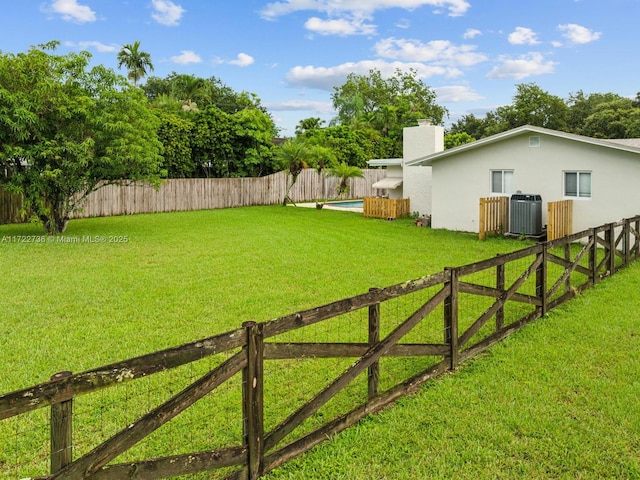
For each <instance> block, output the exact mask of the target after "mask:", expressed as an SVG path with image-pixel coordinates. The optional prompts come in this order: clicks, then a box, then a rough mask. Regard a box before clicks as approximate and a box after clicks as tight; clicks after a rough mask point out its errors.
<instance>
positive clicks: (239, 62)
mask: <svg viewBox="0 0 640 480" xmlns="http://www.w3.org/2000/svg"><path fill="white" fill-rule="evenodd" d="M254 61H255V60H254V58H253V57H252V56H251V55H247V54H246V53H239V54H238V56H237V58H236V59H235V60H229V61H228V62H226V63H228V64H229V65H236V66H238V67H248V66H249V65H251V64H252V63H253V62H254Z"/></svg>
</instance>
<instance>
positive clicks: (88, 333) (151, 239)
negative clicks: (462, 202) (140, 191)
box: [0, 207, 524, 392]
mask: <svg viewBox="0 0 640 480" xmlns="http://www.w3.org/2000/svg"><path fill="white" fill-rule="evenodd" d="M41 233H42V232H41V228H40V227H39V226H37V225H2V226H0V262H1V267H2V275H1V276H0V291H2V292H3V295H2V296H3V299H2V303H3V312H2V315H1V316H0V327H1V328H2V331H3V332H5V334H4V335H3V336H2V338H1V340H0V341H1V342H2V343H1V344H0V351H1V352H2V354H1V356H0V364H1V365H2V366H4V367H5V369H4V370H5V374H4V375H2V376H1V377H0V391H2V392H7V391H10V390H13V389H17V388H22V387H25V386H28V385H31V384H35V383H39V382H41V381H45V380H47V379H48V378H49V376H50V375H52V374H54V373H56V372H58V371H61V370H71V371H73V372H80V371H83V370H86V369H89V368H94V367H97V366H100V365H104V364H108V363H111V362H113V361H118V360H123V359H126V358H130V357H133V356H136V355H140V354H144V353H148V352H152V351H155V350H159V349H163V348H168V347H173V346H176V345H180V344H182V343H185V342H189V341H193V340H196V339H198V338H203V337H207V336H211V335H214V334H217V333H221V332H225V331H228V330H231V329H235V328H237V327H239V326H240V325H241V324H242V322H244V321H247V320H255V321H265V320H269V319H271V318H275V317H278V316H281V315H285V314H288V313H293V312H295V311H298V310H301V309H305V308H311V307H315V306H318V305H322V304H324V303H328V302H332V301H335V300H338V299H341V298H345V297H349V296H352V295H355V294H359V293H363V292H366V291H367V290H368V289H369V288H370V287H383V286H387V285H391V284H394V283H398V282H402V281H405V280H409V279H412V278H416V277H420V276H423V275H427V274H431V273H435V272H438V271H440V270H442V269H443V267H445V266H457V265H462V264H465V263H470V262H473V261H477V260H480V259H483V258H486V257H489V256H493V255H495V254H496V253H499V252H507V251H512V250H514V249H517V248H519V247H521V246H524V245H523V244H522V243H518V242H515V241H508V240H502V239H493V240H490V241H486V242H478V241H477V236H476V235H470V234H460V233H458V234H456V233H451V232H446V231H437V230H430V229H426V228H417V227H415V226H414V225H413V223H412V222H411V221H410V220H408V219H404V220H397V221H393V222H387V221H381V220H373V219H365V218H363V217H362V216H361V215H359V214H356V213H349V212H336V211H330V210H319V211H318V210H315V209H306V208H295V207H287V208H283V207H253V208H238V209H226V210H213V211H198V212H187V213H172V214H158V215H135V216H126V217H125V216H123V217H111V218H94V219H83V220H74V221H72V222H70V223H69V227H68V229H67V231H66V232H65V234H64V235H63V238H62V239H63V240H78V239H79V240H82V238H83V237H84V236H91V237H105V238H106V239H107V240H108V239H109V237H115V238H116V239H118V240H121V238H120V237H123V236H126V237H127V240H128V241H127V242H126V243H108V242H107V243H86V242H85V243H82V242H80V243H59V242H58V241H57V240H53V241H52V242H51V243H48V242H45V243H35V244H34V243H13V242H12V238H13V237H15V236H20V235H25V236H32V235H41ZM3 237H4V239H5V242H4V243H2V238H3ZM9 366H10V368H7V367H9Z"/></svg>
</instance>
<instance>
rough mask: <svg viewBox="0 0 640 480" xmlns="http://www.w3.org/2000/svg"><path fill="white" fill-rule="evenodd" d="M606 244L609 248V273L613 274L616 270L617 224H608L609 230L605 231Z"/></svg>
mask: <svg viewBox="0 0 640 480" xmlns="http://www.w3.org/2000/svg"><path fill="white" fill-rule="evenodd" d="M605 244H606V245H607V246H608V248H609V257H608V258H609V265H608V266H607V269H608V270H609V275H613V274H614V273H615V271H616V232H615V225H614V224H613V223H610V224H609V225H607V231H606V232H605Z"/></svg>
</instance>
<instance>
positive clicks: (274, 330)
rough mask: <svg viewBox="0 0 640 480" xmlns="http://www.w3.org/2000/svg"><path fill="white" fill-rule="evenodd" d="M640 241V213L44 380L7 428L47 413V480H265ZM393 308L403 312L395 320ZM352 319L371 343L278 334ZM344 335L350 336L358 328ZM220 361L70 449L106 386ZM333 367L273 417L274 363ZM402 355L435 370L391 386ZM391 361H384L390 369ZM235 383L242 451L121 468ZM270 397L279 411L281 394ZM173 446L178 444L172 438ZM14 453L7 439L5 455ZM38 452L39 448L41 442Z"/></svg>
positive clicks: (26, 393) (634, 253)
mask: <svg viewBox="0 0 640 480" xmlns="http://www.w3.org/2000/svg"><path fill="white" fill-rule="evenodd" d="M639 232H640V216H639V217H635V218H632V219H627V220H623V221H621V222H618V223H615V224H607V225H603V226H601V227H598V228H594V229H590V230H586V231H583V232H580V233H576V234H573V235H569V236H566V237H563V238H561V239H556V240H553V241H547V242H543V243H539V244H536V245H534V246H531V247H529V248H525V249H523V250H519V251H516V252H513V253H508V254H504V255H499V256H496V257H495V258H490V259H487V260H484V261H480V262H477V263H473V264H471V265H466V266H461V267H455V268H447V269H445V270H444V271H442V272H440V273H437V274H434V275H429V276H425V277H422V278H418V279H415V280H412V281H408V282H405V283H401V284H397V285H392V286H389V287H385V288H372V289H371V290H370V291H368V292H366V293H363V294H361V295H356V296H354V297H351V298H347V299H343V300H339V301H336V302H334V303H330V304H327V305H323V306H319V307H317V308H313V309H309V310H304V311H299V312H296V313H293V314H290V315H285V316H283V317H280V318H277V319H274V320H271V321H268V322H264V323H255V322H246V323H245V324H244V325H243V326H242V328H239V329H237V330H234V331H231V332H226V333H223V334H220V335H217V336H214V337H210V338H206V339H202V340H198V341H196V342H192V343H188V344H186V345H182V346H179V347H176V348H171V349H168V350H163V351H159V352H155V353H151V354H148V355H143V356H141V357H137V358H133V359H130V360H125V361H123V362H119V363H115V364H112V365H107V366H104V367H100V368H97V369H94V370H89V371H86V372H82V373H76V374H71V373H70V372H62V373H61V374H59V375H56V376H54V377H53V378H52V379H51V381H49V382H46V383H42V384H39V385H35V386H32V387H29V388H25V389H22V390H19V391H14V392H11V393H7V394H5V395H1V396H0V420H2V421H1V422H0V426H1V424H2V422H5V421H7V419H12V418H14V419H15V420H16V421H19V419H20V416H22V415H25V414H27V413H28V412H31V411H34V410H37V409H43V408H49V409H50V422H51V425H50V431H51V436H50V449H51V453H50V472H49V473H46V472H42V471H41V472H40V473H39V475H40V477H38V478H42V479H45V478H46V479H62V478H64V479H84V478H92V479H126V478H144V479H153V478H164V477H168V476H174V475H175V476H177V475H187V474H192V473H196V472H203V471H213V470H217V469H226V470H224V471H225V472H226V473H225V475H227V476H226V478H238V479H240V478H242V479H245V478H247V479H256V478H258V477H260V476H261V475H263V474H264V473H265V472H268V471H270V470H272V469H274V468H275V467H278V466H280V465H282V464H283V463H285V462H286V461H288V460H290V459H292V458H293V457H296V456H297V455H300V454H302V453H303V452H306V451H308V450H309V449H310V448H312V447H313V446H315V445H317V444H319V443H320V442H322V441H324V440H326V439H327V438H329V437H330V436H331V435H333V434H335V433H337V432H340V431H341V430H343V429H345V428H347V427H348V426H350V425H353V424H354V423H355V422H357V421H359V420H360V419H362V418H363V417H365V416H367V415H369V414H371V413H374V412H377V411H379V410H380V409H382V408H384V407H386V406H388V405H389V404H391V403H392V402H394V401H395V400H397V399H398V398H400V397H401V396H403V395H405V394H407V393H408V392H410V391H413V390H415V389H416V388H417V387H418V386H419V385H421V384H423V383H424V382H426V381H428V380H429V379H432V378H434V377H435V376H437V375H439V374H442V373H443V372H446V371H451V370H455V369H456V367H457V366H458V365H459V363H460V362H464V361H465V360H467V359H469V358H471V357H473V356H475V355H477V354H478V353H480V352H482V351H483V350H485V349H487V348H488V347H490V346H491V345H493V344H495V343H496V342H498V341H499V340H501V339H503V338H505V337H506V336H507V335H509V334H511V333H512V332H514V331H516V330H518V329H519V328H521V327H523V326H524V325H526V324H527V323H529V322H531V321H533V320H535V319H537V318H539V317H541V316H543V315H545V313H546V312H548V311H549V310H551V309H552V308H554V307H556V306H558V305H560V304H562V303H564V302H566V301H567V300H570V299H571V298H573V297H574V296H575V295H576V294H577V293H578V292H580V291H582V290H584V289H586V288H588V287H590V286H591V285H593V284H595V283H597V282H599V281H601V280H602V279H603V278H605V277H607V276H609V275H612V274H614V273H615V272H617V271H618V270H620V269H621V268H623V267H625V266H627V265H629V264H630V263H631V262H633V261H635V260H637V259H638V258H640V233H639ZM400 300H402V301H405V302H408V303H407V304H402V305H405V307H404V308H391V309H387V308H386V307H385V305H386V304H387V303H389V302H398V301H400ZM392 304H393V303H392ZM395 311H400V312H401V313H402V315H397V316H394V315H393V314H392V312H395ZM355 312H362V314H363V319H364V320H365V321H364V322H362V324H361V328H362V329H363V331H362V332H360V333H361V337H360V338H363V339H364V341H335V342H334V341H331V342H329V341H324V342H317V341H314V342H298V341H295V338H289V337H286V336H283V335H285V334H293V332H300V331H303V330H305V329H312V328H314V327H318V326H321V325H323V324H325V322H330V321H334V320H336V319H339V320H341V319H345V318H348V317H349V316H351V315H354V314H355ZM385 312H386V313H385ZM425 324H426V325H430V326H431V327H432V328H433V330H429V329H428V330H426V331H427V332H432V334H429V335H425V334H424V332H425V331H423V330H420V329H421V326H422V325H425ZM328 325H330V324H328ZM344 330H348V331H349V332H351V328H347V329H344ZM383 332H384V333H383ZM337 333H338V332H336V334H337ZM412 333H419V334H417V335H413V336H412ZM212 356H218V358H220V361H219V362H218V363H217V365H216V366H215V367H214V368H211V369H210V370H208V371H206V373H205V374H204V375H202V376H201V377H200V378H199V379H197V380H196V381H194V382H192V383H191V384H190V385H189V386H187V387H186V388H184V389H183V390H182V391H180V392H179V393H177V394H174V395H173V396H171V398H169V399H168V400H166V401H165V402H163V403H160V404H159V405H157V406H156V407H154V408H152V409H151V410H149V411H148V413H146V414H144V415H142V416H141V417H140V418H137V419H136V420H135V421H133V422H132V423H127V424H126V425H123V426H122V428H121V430H120V431H118V432H117V433H115V434H114V435H113V436H111V437H110V438H108V439H107V440H105V441H103V442H102V443H99V444H96V445H94V446H93V447H92V448H91V450H90V451H88V452H86V453H81V454H79V455H78V454H76V453H75V452H74V444H73V440H72V438H73V435H72V432H73V434H74V435H75V433H76V426H75V425H74V422H73V419H74V418H75V417H74V415H73V414H72V412H73V410H74V403H75V402H77V401H79V399H80V398H81V397H84V396H91V395H95V394H96V393H97V392H100V391H103V392H104V391H105V389H116V390H117V389H118V388H121V387H123V384H124V383H126V384H127V385H130V384H135V382H137V381H139V380H140V379H142V378H147V377H150V376H154V375H156V374H158V373H160V372H167V371H169V370H171V369H175V368H177V367H179V366H181V365H186V364H189V363H190V362H196V361H199V360H201V359H204V358H207V357H212ZM336 358H347V359H351V360H349V362H348V364H347V365H348V366H347V367H346V368H340V369H338V370H336V373H335V376H334V377H333V378H331V379H329V380H328V381H327V383H326V385H325V386H324V387H323V388H320V389H319V390H317V391H315V392H311V394H310V396H311V398H308V399H306V400H304V402H303V403H302V404H296V403H295V402H293V401H292V400H291V399H289V398H287V399H286V402H287V403H286V404H287V406H289V408H290V411H289V412H288V413H286V414H285V415H286V418H277V419H272V418H270V417H269V416H268V415H265V412H268V411H269V401H267V400H266V398H267V397H266V396H265V385H266V384H267V383H268V380H269V376H268V374H267V373H266V372H267V371H270V372H272V373H274V372H275V369H274V370H267V369H266V368H265V367H266V366H267V365H269V364H270V363H269V362H284V363H283V364H282V368H278V370H277V371H278V373H279V374H280V375H288V377H287V379H286V380H283V381H279V382H278V383H279V384H282V385H284V384H292V385H296V384H297V383H298V382H300V381H302V380H303V378H302V374H300V373H299V372H298V370H297V367H296V365H301V364H302V362H303V361H306V362H308V361H310V359H315V360H314V361H316V362H323V361H329V360H335V359H336ZM394 358H395V359H399V358H402V359H405V360H407V359H408V360H412V361H414V360H413V359H415V361H416V362H417V360H418V359H423V361H424V359H431V361H430V362H429V364H428V365H427V366H426V367H425V364H424V362H423V363H420V362H417V364H418V365H419V368H418V371H417V372H415V371H412V372H411V373H410V374H408V375H407V376H402V375H400V376H398V377H397V378H396V376H395V374H393V373H391V374H390V375H387V372H386V370H385V368H384V367H385V366H388V365H389V364H388V363H387V362H389V361H390V360H389V359H394ZM354 359H355V361H353V360H354ZM382 359H387V360H386V361H385V362H381V360H382ZM292 362H293V363H292ZM296 362H297V363H296ZM237 376H241V381H238V382H237V383H236V384H235V385H238V388H240V389H241V395H240V396H241V403H242V419H241V421H242V432H243V433H242V439H241V441H239V442H238V443H236V444H230V445H227V446H225V447H222V448H217V449H212V450H199V451H190V452H189V453H176V454H173V455H169V456H165V457H160V458H152V459H146V460H139V461H130V462H125V463H113V462H114V460H115V459H116V458H117V457H119V456H120V455H122V454H124V453H126V452H127V451H128V450H129V449H131V448H132V447H133V446H134V445H136V444H137V443H139V442H141V441H142V440H144V439H145V438H146V437H148V436H149V435H151V434H152V433H153V432H155V431H156V430H158V429H159V428H160V427H161V426H163V425H165V424H167V423H169V422H170V421H172V420H173V419H175V418H176V417H177V416H179V414H181V413H182V412H183V411H185V410H187V409H189V408H190V407H192V406H193V405H194V404H196V403H197V402H198V401H200V400H201V399H203V398H204V397H206V396H208V395H209V394H211V393H212V392H214V391H216V389H218V388H220V387H221V386H222V385H223V384H225V383H226V382H229V381H230V380H231V379H233V378H236V377H237ZM383 377H384V378H385V379H386V380H385V383H384V385H383V383H382V382H381V379H382V378H383ZM390 380H392V381H391V382H390ZM358 381H360V382H362V383H363V386H364V387H365V388H364V389H363V391H362V394H361V395H360V396H359V397H358V398H357V399H356V400H357V402H359V404H357V405H356V406H355V407H353V408H349V409H346V410H345V411H340V412H338V413H337V414H335V415H333V416H331V417H326V416H317V415H316V414H317V413H318V412H319V411H320V410H321V409H322V408H323V407H324V406H326V405H327V404H328V403H329V402H330V401H331V400H332V399H334V398H336V397H337V396H338V395H339V394H340V393H341V392H342V391H343V390H345V389H347V388H349V386H350V385H351V384H352V383H354V382H358ZM269 398H271V400H272V401H273V400H274V398H275V397H269ZM434 408H437V406H435V405H434ZM311 419H312V420H313V421H312V422H311V423H310V424H309V423H308V422H309V421H310V420H311ZM274 420H275V421H274ZM319 421H320V422H321V423H322V424H321V425H320V426H318V425H317V422H319ZM305 422H307V423H305ZM267 425H269V427H267ZM301 425H307V426H309V428H308V430H306V431H304V432H302V433H301V434H298V435H295V434H294V433H293V432H294V431H296V429H298V428H299V427H300V426H301ZM169 443H170V444H171V445H173V443H172V442H171V440H169ZM9 447H10V444H8V443H5V445H4V448H5V449H6V448H9ZM32 448H36V449H42V445H32ZM16 455H17V454H16ZM11 458H13V457H11ZM1 464H2V462H0V465H1ZM8 467H10V465H8V464H5V468H8ZM40 468H42V467H40ZM12 472H13V473H15V475H14V476H15V477H19V476H26V474H27V473H28V474H30V475H32V476H33V473H32V472H24V475H23V472H18V471H15V470H12ZM212 474H213V472H212Z"/></svg>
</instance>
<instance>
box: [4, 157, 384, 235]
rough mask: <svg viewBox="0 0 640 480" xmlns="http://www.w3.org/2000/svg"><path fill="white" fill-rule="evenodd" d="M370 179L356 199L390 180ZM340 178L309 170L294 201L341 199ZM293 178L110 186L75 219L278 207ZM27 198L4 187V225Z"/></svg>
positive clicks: (378, 173)
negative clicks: (13, 193)
mask: <svg viewBox="0 0 640 480" xmlns="http://www.w3.org/2000/svg"><path fill="white" fill-rule="evenodd" d="M363 174H364V177H362V178H350V179H349V180H348V184H349V192H350V195H351V196H352V197H353V198H362V197H365V196H367V195H374V194H375V192H376V191H375V190H374V189H373V188H372V185H373V184H374V183H375V182H377V181H378V180H380V179H382V178H384V176H385V171H384V170H382V169H366V170H363ZM339 182H340V179H339V178H335V177H329V176H327V174H325V173H321V174H318V173H317V172H316V170H314V169H305V170H303V171H302V173H301V174H300V175H299V176H298V179H297V181H296V183H295V185H294V186H293V188H292V189H291V191H290V192H289V197H290V198H291V199H292V200H293V201H294V202H310V201H315V200H322V199H333V198H337V193H336V187H337V185H338V183H339ZM290 183H291V176H290V175H288V174H287V173H285V172H278V173H274V174H273V175H267V176H265V177H257V178H253V177H252V178H183V179H169V180H167V181H166V182H165V183H164V184H162V185H161V186H160V189H159V190H157V191H156V190H155V189H154V188H153V187H151V186H149V185H146V184H141V183H133V184H129V185H106V186H103V187H102V188H100V189H98V190H96V191H95V192H93V193H91V194H90V195H89V196H88V197H87V199H86V200H85V201H84V203H83V205H82V211H81V212H78V213H77V214H75V215H74V218H83V217H104V216H112V215H129V214H135V213H159V212H175V211H186V210H208V209H217V208H230V207H245V206H251V205H277V204H280V203H282V201H283V199H284V197H285V194H286V192H287V188H288V186H289V184H290ZM20 208H22V199H21V197H19V196H15V195H10V194H8V193H7V192H5V191H4V190H2V189H1V188H0V223H14V222H16V221H19V220H20V218H19V215H17V214H16V212H19V210H20Z"/></svg>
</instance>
